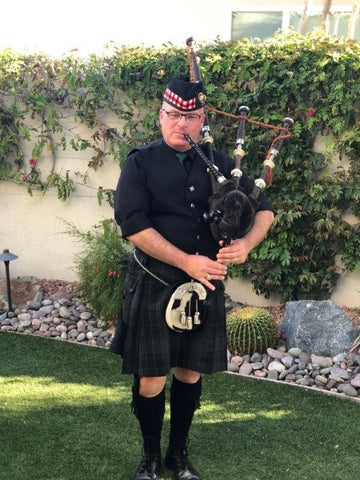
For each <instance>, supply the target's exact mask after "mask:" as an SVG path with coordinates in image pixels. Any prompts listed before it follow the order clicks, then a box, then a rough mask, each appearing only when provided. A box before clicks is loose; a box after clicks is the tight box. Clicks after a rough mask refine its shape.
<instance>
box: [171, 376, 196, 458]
mask: <svg viewBox="0 0 360 480" xmlns="http://www.w3.org/2000/svg"><path fill="white" fill-rule="evenodd" d="M201 383H202V382H201V377H200V379H199V380H198V381H197V382H196V383H184V382H180V380H178V379H177V378H176V377H175V376H173V380H172V384H171V390H170V411H171V418H170V438H169V451H184V450H186V445H187V439H188V434H189V430H190V427H191V423H192V419H193V416H194V412H195V410H196V409H198V408H199V407H200V397H201Z"/></svg>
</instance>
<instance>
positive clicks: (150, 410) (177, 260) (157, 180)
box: [112, 78, 274, 480]
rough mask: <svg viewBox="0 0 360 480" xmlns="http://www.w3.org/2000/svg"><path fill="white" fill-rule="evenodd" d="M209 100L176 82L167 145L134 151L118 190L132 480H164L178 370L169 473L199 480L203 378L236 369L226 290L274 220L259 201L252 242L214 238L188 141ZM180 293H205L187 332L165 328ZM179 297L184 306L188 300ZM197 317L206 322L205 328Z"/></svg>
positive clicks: (226, 166) (120, 341) (248, 184)
mask: <svg viewBox="0 0 360 480" xmlns="http://www.w3.org/2000/svg"><path fill="white" fill-rule="evenodd" d="M202 92H203V89H202V84H201V82H198V83H190V82H186V81H183V80H179V79H175V78H173V79H171V81H170V84H169V87H168V88H167V89H166V91H165V93H164V98H163V103H162V107H161V109H160V112H159V121H160V126H161V132H162V138H161V139H159V140H158V141H155V142H152V143H150V144H149V145H147V146H145V147H143V148H140V149H137V150H135V151H133V152H131V154H130V155H129V157H128V158H127V159H126V162H125V164H124V167H123V169H122V172H121V175H120V179H119V183H118V186H117V189H116V195H115V218H116V221H117V222H118V224H119V225H120V227H121V231H122V235H123V236H124V237H125V238H127V239H128V240H129V241H130V242H132V243H133V244H134V246H135V247H136V248H135V254H134V259H133V260H132V261H131V263H130V268H129V271H128V275H127V277H126V281H125V286H124V301H123V314H122V318H121V320H120V321H119V324H118V328H117V332H116V336H115V339H114V342H113V346H112V351H113V352H115V353H119V354H121V355H122V357H123V373H129V374H133V375H134V386H133V390H132V395H133V400H132V407H133V411H134V414H135V415H136V417H137V419H138V421H139V424H140V429H141V433H142V437H143V457H142V461H141V462H140V465H139V467H138V469H137V471H136V473H135V476H134V477H133V480H154V479H157V478H158V476H159V472H160V468H161V450H160V442H161V430H162V423H163V416H164V410H165V382H166V377H167V374H168V373H169V372H170V371H171V370H172V372H173V376H172V383H171V389H170V412H171V420H170V435H169V445H168V449H167V453H166V457H165V465H166V467H167V468H169V469H170V470H172V471H173V474H174V478H176V479H177V480H199V475H198V473H197V472H196V471H195V469H194V467H193V466H192V465H191V463H190V461H189V459H188V456H187V442H188V435H189V430H190V426H191V423H192V419H193V415H194V412H195V410H196V409H197V408H199V406H200V396H201V379H202V377H201V376H202V374H206V373H213V372H216V371H224V370H226V368H227V361H226V328H225V307H224V285H223V280H224V279H225V276H226V272H227V265H228V264H229V263H243V262H245V261H246V258H247V256H248V254H249V252H250V251H251V250H252V249H253V248H254V247H255V246H256V245H258V244H259V242H261V240H262V239H263V238H264V236H265V235H266V233H267V231H268V229H269V228H270V225H271V224H272V222H273V218H274V215H273V212H272V207H271V205H270V203H269V202H268V201H267V200H266V198H265V197H264V196H263V195H260V207H259V210H258V211H257V213H256V215H255V220H254V224H253V227H252V228H251V230H250V231H249V232H248V233H247V234H246V235H245V236H244V237H243V238H240V239H236V240H234V241H233V242H232V243H231V244H230V245H229V246H226V247H223V246H222V245H221V242H220V244H219V243H218V242H217V241H216V240H215V239H214V238H213V236H212V235H211V231H210V227H209V223H208V222H207V221H206V218H205V217H206V215H204V214H205V213H206V212H207V211H208V208H209V205H208V200H209V197H210V195H211V186H210V179H209V174H208V172H207V167H206V165H205V163H204V161H203V160H202V159H201V158H200V157H199V155H198V154H197V153H196V152H195V151H194V150H193V149H192V148H191V147H190V144H189V142H188V141H187V140H186V138H185V136H184V135H185V134H186V135H188V136H190V137H191V139H192V140H193V141H194V142H197V141H198V138H199V135H200V131H201V129H202V126H203V122H204V120H205V115H204V110H203V107H202V104H201V102H200V101H199V94H201V93H202ZM184 157H186V158H184ZM214 161H215V164H216V165H217V166H218V168H219V171H220V172H221V173H222V174H223V175H224V176H226V177H230V172H231V169H232V168H233V163H234V162H233V160H232V159H230V158H229V157H227V156H225V155H223V154H220V153H219V152H214ZM241 185H242V186H243V187H244V189H245V190H246V192H247V193H250V191H251V190H252V187H253V182H252V181H250V179H248V177H246V175H243V176H242V178H241ZM174 285H175V287H176V286H178V285H182V286H183V285H185V286H187V287H188V286H189V285H190V286H191V287H190V289H191V288H192V285H196V286H197V288H198V290H200V288H199V285H200V287H201V288H204V290H205V292H206V300H204V305H203V306H204V308H203V310H201V312H200V313H199V314H198V312H195V314H194V312H193V310H192V311H191V312H189V313H187V314H186V315H185V317H186V320H185V323H186V327H184V329H183V330H181V329H178V328H172V326H171V322H170V325H169V323H166V322H165V317H166V315H167V314H166V315H165V309H166V306H167V305H168V301H169V295H171V292H172V291H173V290H174V288H173V289H172V290H171V287H172V286H174ZM179 291H180V290H177V292H179ZM187 293H188V292H187ZM190 295H191V293H190ZM170 298H173V297H171V296H170ZM179 298H181V300H180V303H181V301H182V299H183V298H185V297H182V296H181V295H180V297H179ZM173 300H174V298H173ZM174 303H176V302H174ZM195 303H196V308H195V310H200V307H199V306H198V303H199V302H198V299H197V300H196V302H195ZM200 303H201V300H200ZM189 305H190V303H187V304H186V307H185V308H184V310H185V309H188V307H189ZM168 308H169V307H168ZM189 308H190V307H189ZM166 312H167V313H168V310H166ZM172 313H173V310H172V311H170V314H172ZM183 313H185V312H183ZM196 315H198V316H200V317H202V318H201V321H200V326H198V325H197V324H196V323H199V322H196V320H195V318H196V319H197V317H196ZM187 320H189V322H190V324H188V323H187ZM180 324H181V323H180ZM195 324H196V325H195ZM196 327H198V328H196Z"/></svg>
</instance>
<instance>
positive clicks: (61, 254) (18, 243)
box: [0, 112, 360, 307]
mask: <svg viewBox="0 0 360 480" xmlns="http://www.w3.org/2000/svg"><path fill="white" fill-rule="evenodd" d="M71 121H72V122H74V120H73V119H71ZM100 121H101V122H103V123H104V124H106V125H107V126H108V127H117V128H119V127H120V129H121V126H120V125H119V121H118V119H117V118H115V117H114V116H112V115H110V114H108V113H106V112H104V113H103V115H102V116H100ZM64 122H65V123H66V122H67V123H66V126H67V130H68V132H71V136H72V135H74V133H76V132H77V133H79V135H80V136H84V137H85V138H86V137H87V138H88V136H89V132H88V131H86V132H85V131H83V128H84V127H81V126H79V125H76V123H70V119H68V120H64ZM321 144H322V142H321V141H319V142H318V145H321ZM26 148H27V149H28V151H27V152H26V153H27V154H28V157H27V158H30V157H31V145H28V146H27V147H26ZM320 149H321V148H320ZM25 151H26V149H25ZM90 156H91V152H90V151H87V150H85V151H83V152H81V151H80V152H75V151H74V150H73V149H71V148H68V149H66V150H65V151H59V152H58V161H57V166H58V169H59V168H61V170H62V172H65V171H66V170H67V169H69V170H70V171H71V172H75V171H78V172H81V173H84V172H86V171H87V164H88V162H89V160H90ZM25 163H26V162H25ZM38 165H39V168H40V169H41V171H42V172H44V173H45V172H46V171H48V170H49V168H50V166H51V161H50V158H49V157H47V153H46V152H45V153H44V154H43V157H41V158H40V159H39V161H38ZM24 168H25V171H26V168H27V166H26V165H24ZM119 173H120V169H119V166H118V165H117V164H115V163H114V162H112V161H106V162H105V163H104V166H103V167H101V168H99V169H98V171H97V172H96V173H94V172H91V171H90V175H89V181H88V183H87V185H86V186H82V185H80V184H79V185H77V190H76V192H75V193H73V194H72V195H71V197H70V198H69V199H68V200H66V201H65V202H61V201H60V200H58V198H57V193H56V192H55V191H54V190H50V191H48V192H47V193H46V194H45V195H43V194H41V193H39V192H34V193H33V196H32V197H31V196H29V195H28V193H27V191H26V188H25V187H23V186H20V185H16V184H12V183H9V182H0V252H2V250H3V249H5V248H8V249H9V250H10V251H11V252H13V253H15V254H16V255H18V257H19V258H18V259H17V260H15V261H13V262H11V264H10V273H11V277H12V278H16V277H20V276H35V277H37V278H46V279H60V280H68V281H73V280H76V273H75V271H74V270H73V265H74V263H73V259H74V257H75V256H76V254H77V252H79V251H80V249H81V244H80V243H78V242H77V241H76V239H75V238H74V237H73V236H71V235H69V234H68V233H65V232H66V230H67V229H68V227H67V226H66V224H65V223H64V221H66V222H69V223H71V224H74V225H76V227H77V228H79V229H81V230H83V231H87V230H89V229H91V228H92V227H93V226H95V225H98V224H99V221H101V220H102V219H105V218H112V217H113V211H112V208H110V207H109V205H108V204H107V203H106V202H104V203H103V205H102V206H99V205H98V202H97V198H96V193H97V188H98V187H99V186H102V187H103V188H109V189H113V188H115V187H116V183H117V180H118V177H119ZM72 176H73V178H74V180H75V181H77V182H79V177H78V176H76V175H74V174H73V175H72ZM4 277H5V268H4V264H3V262H0V278H4ZM226 288H227V292H228V293H229V295H230V296H231V298H232V299H233V300H235V301H238V302H242V303H245V304H252V305H263V306H265V305H276V304H279V303H280V301H279V298H278V297H277V296H276V294H274V296H273V297H272V298H270V299H265V298H264V297H262V296H258V295H256V294H255V292H254V291H253V289H252V287H251V285H250V284H249V282H246V281H244V280H238V279H236V280H234V279H229V280H228V281H227V282H226ZM332 300H333V301H334V302H336V303H337V304H338V305H347V306H351V307H360V272H345V273H344V274H343V275H342V276H341V280H340V282H339V283H338V286H337V288H336V290H335V292H334V293H333V295H332Z"/></svg>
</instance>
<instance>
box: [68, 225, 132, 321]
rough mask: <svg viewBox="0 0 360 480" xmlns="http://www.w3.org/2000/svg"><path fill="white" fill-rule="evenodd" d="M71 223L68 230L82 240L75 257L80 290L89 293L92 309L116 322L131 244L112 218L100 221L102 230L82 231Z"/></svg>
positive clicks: (88, 299) (86, 295)
mask: <svg viewBox="0 0 360 480" xmlns="http://www.w3.org/2000/svg"><path fill="white" fill-rule="evenodd" d="M69 226H70V230H69V231H68V233H70V234H72V235H73V236H75V237H76V238H77V239H78V240H79V241H80V242H81V243H82V244H83V248H82V250H81V252H80V253H79V254H78V255H77V256H76V257H75V270H76V272H77V274H78V277H79V291H80V293H81V294H83V295H84V296H85V297H86V299H87V301H88V303H89V305H90V307H91V309H92V311H93V313H95V314H96V315H97V316H98V317H100V318H102V319H103V320H105V321H106V322H109V323H113V322H116V321H117V318H118V316H119V312H120V308H121V305H122V295H123V286H124V276H125V270H126V266H127V264H128V261H129V259H130V257H131V254H132V246H131V244H130V243H128V242H127V241H126V240H124V239H123V238H122V237H121V236H120V235H119V232H118V229H117V226H116V224H115V222H114V221H113V220H110V219H106V220H103V221H102V222H101V227H102V230H99V229H96V230H94V231H88V232H82V231H81V230H79V229H78V228H76V227H75V226H73V225H69Z"/></svg>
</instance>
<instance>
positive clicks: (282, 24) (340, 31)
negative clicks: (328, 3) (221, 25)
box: [231, 9, 360, 40]
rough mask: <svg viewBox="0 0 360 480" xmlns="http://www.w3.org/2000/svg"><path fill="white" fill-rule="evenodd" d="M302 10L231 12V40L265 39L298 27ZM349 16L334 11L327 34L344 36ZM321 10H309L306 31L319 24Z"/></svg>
mask: <svg viewBox="0 0 360 480" xmlns="http://www.w3.org/2000/svg"><path fill="white" fill-rule="evenodd" d="M301 14H302V12H301V11H300V10H296V11H295V10H293V11H289V10H282V11H281V10H280V11H276V12H271V11H270V12H265V11H263V12H261V11H256V12H250V11H249V12H247V11H246V12H245V11H243V12H233V13H232V25H231V38H232V40H240V39H241V38H244V37H246V38H250V39H252V40H253V39H255V38H260V39H262V40H267V39H269V38H271V37H272V35H273V34H274V33H275V32H276V31H278V30H286V29H287V28H288V27H293V28H294V29H295V30H297V29H298V27H299V24H300V20H301ZM350 17H351V11H350V9H349V10H348V11H334V12H332V13H331V14H330V18H329V32H328V33H329V35H331V36H335V37H338V38H346V33H347V28H348V22H349V19H350ZM320 22H321V11H319V10H318V11H314V12H309V15H308V23H307V30H306V31H307V32H311V31H312V30H313V29H314V28H316V27H318V26H320ZM355 39H356V40H360V25H359V21H357V23H356V29H355Z"/></svg>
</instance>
